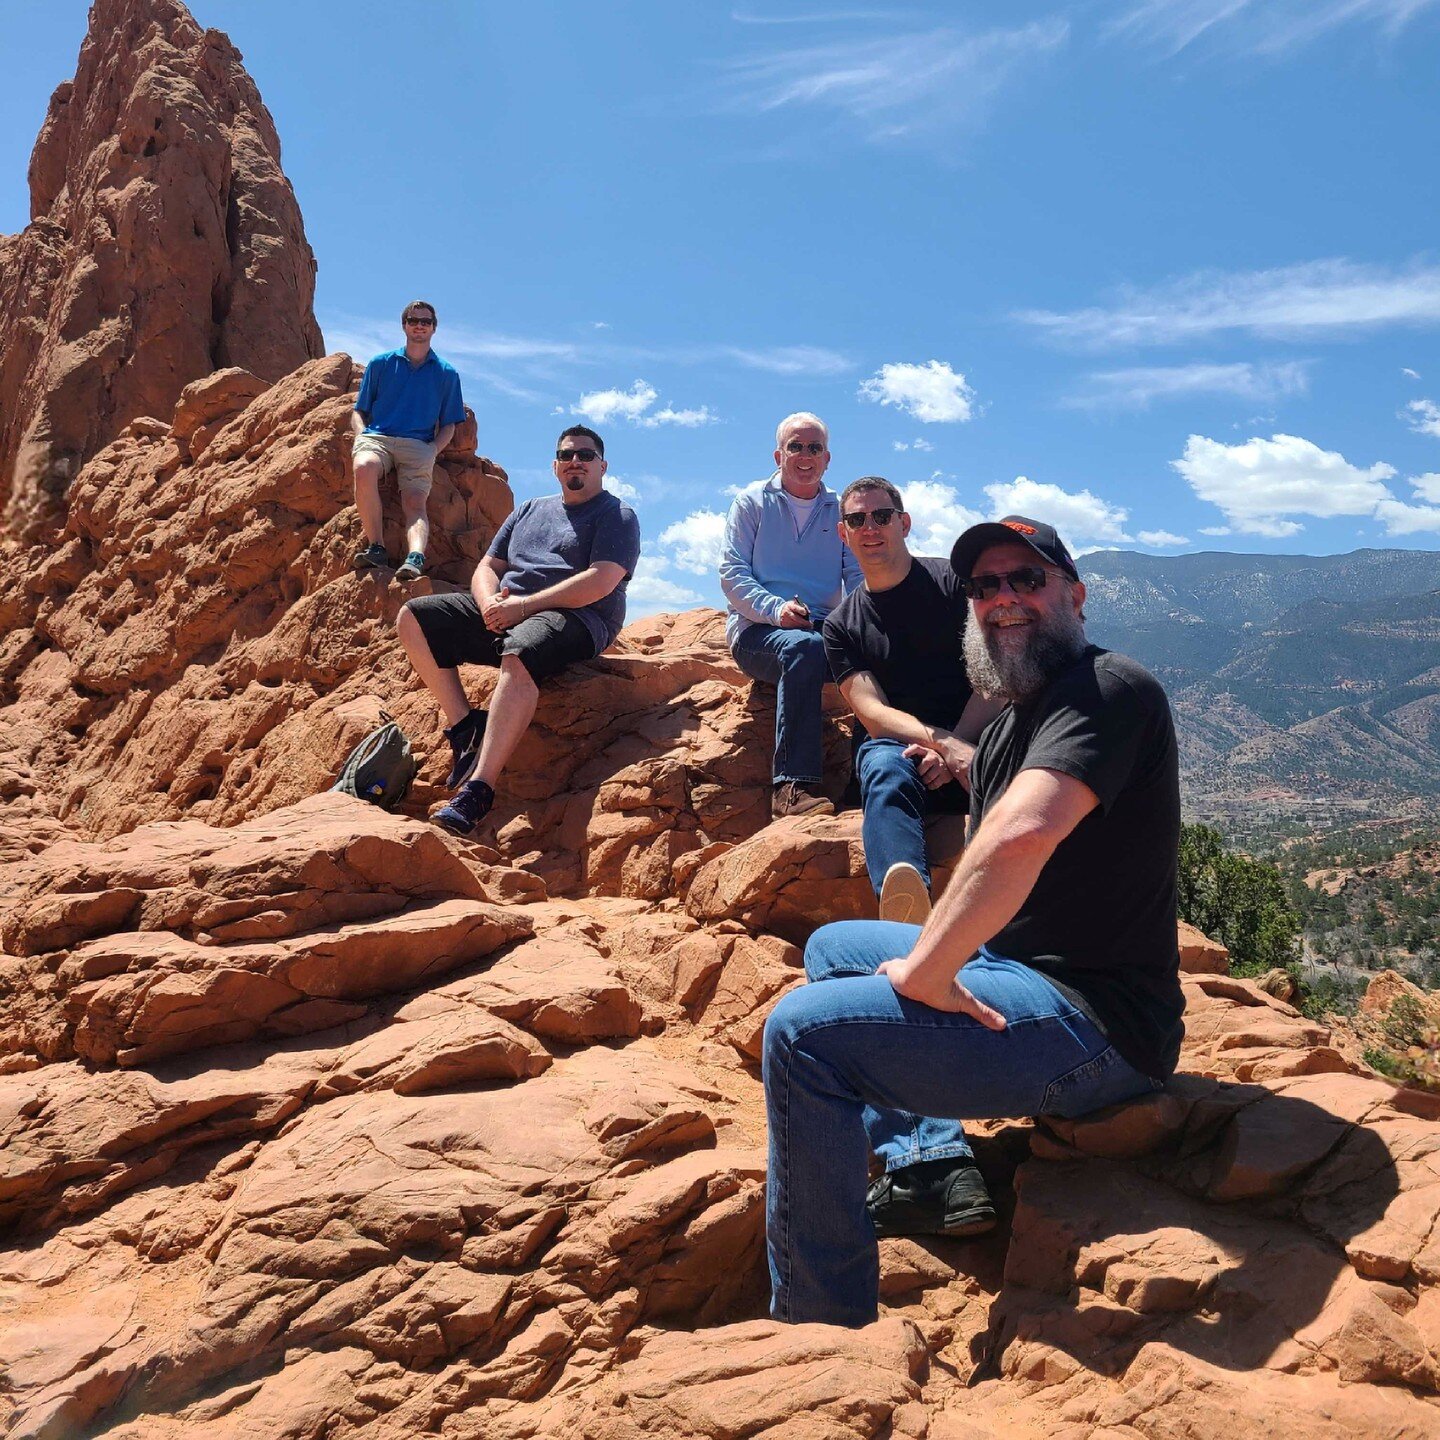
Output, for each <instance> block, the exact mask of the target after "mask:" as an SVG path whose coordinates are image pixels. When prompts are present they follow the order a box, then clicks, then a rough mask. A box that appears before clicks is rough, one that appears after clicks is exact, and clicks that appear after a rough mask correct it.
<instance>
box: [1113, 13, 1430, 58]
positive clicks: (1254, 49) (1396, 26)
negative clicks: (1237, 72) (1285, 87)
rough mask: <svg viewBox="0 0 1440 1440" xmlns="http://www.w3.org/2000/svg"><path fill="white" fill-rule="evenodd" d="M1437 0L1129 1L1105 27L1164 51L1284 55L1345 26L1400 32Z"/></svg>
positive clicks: (1388, 33) (1388, 34) (1169, 53)
mask: <svg viewBox="0 0 1440 1440" xmlns="http://www.w3.org/2000/svg"><path fill="white" fill-rule="evenodd" d="M1436 3H1437V0H1125V3H1124V4H1123V5H1122V7H1121V13H1120V14H1119V15H1118V16H1116V17H1115V18H1114V19H1113V20H1111V21H1110V22H1109V23H1108V24H1107V25H1106V26H1105V30H1106V31H1107V33H1109V34H1110V35H1112V36H1119V37H1122V38H1126V39H1129V40H1133V41H1134V42H1136V43H1137V44H1140V45H1143V46H1146V47H1147V48H1150V49H1154V50H1157V51H1159V52H1160V53H1161V54H1163V55H1167V56H1173V55H1178V54H1179V53H1180V52H1181V51H1182V50H1186V49H1189V48H1190V47H1192V46H1202V45H1203V46H1208V47H1209V48H1211V49H1214V50H1218V51H1222V52H1224V53H1227V54H1236V53H1243V54H1250V55H1259V56H1279V55H1284V54H1286V53H1288V52H1290V51H1292V50H1295V49H1298V48H1299V47H1301V46H1303V45H1308V44H1309V43H1310V42H1312V41H1314V40H1317V39H1319V38H1320V37H1321V36H1322V35H1325V34H1327V33H1328V32H1329V31H1332V30H1336V29H1338V28H1340V27H1341V26H1345V25H1362V24H1363V25H1369V26H1372V27H1378V29H1379V30H1380V33H1381V34H1382V35H1383V36H1384V37H1386V38H1392V37H1394V36H1395V35H1398V34H1399V33H1400V31H1401V30H1403V29H1404V28H1405V27H1406V26H1407V25H1408V24H1409V23H1410V22H1411V21H1412V20H1414V19H1415V18H1416V17H1417V16H1419V15H1421V14H1422V13H1423V12H1425V11H1427V10H1431V9H1433V8H1434V7H1435V5H1436Z"/></svg>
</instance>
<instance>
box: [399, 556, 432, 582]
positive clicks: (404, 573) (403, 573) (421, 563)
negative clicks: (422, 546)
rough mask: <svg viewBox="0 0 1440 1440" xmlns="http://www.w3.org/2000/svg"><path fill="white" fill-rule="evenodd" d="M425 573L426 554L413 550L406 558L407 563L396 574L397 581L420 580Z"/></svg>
mask: <svg viewBox="0 0 1440 1440" xmlns="http://www.w3.org/2000/svg"><path fill="white" fill-rule="evenodd" d="M424 573H425V552H424V551H423V550H412V551H411V552H410V553H409V554H408V555H407V556H406V557H405V562H404V564H402V565H401V566H400V568H399V569H398V570H397V571H396V572H395V578H396V579H397V580H406V581H408V580H418V579H419V578H420V577H421V576H422V575H423V574H424Z"/></svg>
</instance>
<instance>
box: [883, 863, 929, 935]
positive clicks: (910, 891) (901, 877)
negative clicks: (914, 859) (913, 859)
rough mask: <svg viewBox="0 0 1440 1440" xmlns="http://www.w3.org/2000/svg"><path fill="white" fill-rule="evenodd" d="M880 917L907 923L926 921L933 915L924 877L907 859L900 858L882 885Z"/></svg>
mask: <svg viewBox="0 0 1440 1440" xmlns="http://www.w3.org/2000/svg"><path fill="white" fill-rule="evenodd" d="M880 918H881V919H882V920H899V921H900V922H901V924H904V925H923V924H924V923H925V922H926V920H928V919H929V918H930V891H929V890H928V889H926V887H925V880H924V877H923V876H922V875H921V874H920V872H919V871H918V870H917V869H916V868H915V867H914V866H913V865H911V864H909V863H908V862H907V861H905V860H897V861H896V862H895V864H893V865H892V866H891V867H890V868H889V869H888V870H887V871H886V872H885V879H884V880H883V881H882V882H881V885H880Z"/></svg>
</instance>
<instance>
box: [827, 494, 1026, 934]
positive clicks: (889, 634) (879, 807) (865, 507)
mask: <svg viewBox="0 0 1440 1440" xmlns="http://www.w3.org/2000/svg"><path fill="white" fill-rule="evenodd" d="M840 524H841V527H842V528H841V532H840V534H841V538H842V539H843V541H844V543H845V545H846V547H847V548H848V549H849V550H850V551H851V553H852V554H853V555H854V556H855V558H856V559H857V560H858V561H859V562H860V571H861V574H862V575H864V577H865V583H864V584H863V585H857V586H856V587H855V589H853V590H852V591H851V592H850V593H849V594H848V595H847V596H846V597H845V598H844V600H842V601H841V602H840V604H839V605H838V606H837V607H836V608H835V609H834V610H832V611H831V612H830V616H829V618H828V619H827V620H826V621H825V629H824V636H825V654H826V657H827V658H828V660H829V662H830V673H831V674H832V675H833V676H834V677H835V683H836V684H837V685H839V687H840V693H841V694H842V695H843V696H844V697H845V701H846V703H847V704H848V705H849V706H850V708H851V709H852V710H853V711H854V712H855V716H856V718H857V719H858V720H859V722H860V723H861V725H863V726H864V727H865V733H866V735H867V736H868V738H867V739H866V740H865V741H864V742H863V743H862V744H861V745H860V747H859V749H858V750H857V751H856V755H855V778H856V780H857V781H858V783H859V786H860V804H861V808H862V809H863V811H864V816H865V818H864V828H863V832H862V833H863V836H864V841H865V868H866V869H867V870H868V871H869V872H870V883H871V884H872V885H873V886H874V887H875V894H876V895H877V896H878V897H879V902H880V918H881V919H882V920H903V921H908V922H909V923H910V924H912V925H921V924H923V923H924V921H925V917H926V916H927V915H929V913H930V867H929V865H928V863H927V861H926V855H925V819H926V816H927V815H932V814H946V813H948V814H955V813H963V812H964V810H965V809H966V807H967V804H968V801H969V792H970V757H971V756H972V755H973V754H974V753H975V741H976V740H977V739H979V737H980V732H981V731H982V730H983V729H984V728H985V726H986V724H987V722H988V721H989V720H991V719H992V718H993V717H994V716H995V715H997V714H998V713H999V712H1000V708H1001V703H1000V702H999V701H998V700H984V699H982V698H981V697H980V696H978V695H976V694H975V693H974V692H973V691H972V690H971V688H970V682H969V681H968V680H967V679H966V678H965V663H964V657H963V654H962V650H961V646H962V644H963V636H964V631H965V613H966V610H967V608H968V607H967V604H966V600H965V595H964V592H963V591H962V589H961V584H960V579H959V577H958V576H957V575H956V574H955V572H954V571H953V570H952V569H951V568H950V563H949V561H947V560H937V559H931V558H930V557H928V556H924V555H920V556H916V555H911V553H910V549H909V547H908V546H907V545H906V543H905V540H906V537H907V536H908V535H909V534H910V517H909V515H907V514H906V513H905V505H904V502H903V501H902V500H901V498H900V492H899V491H898V490H897V489H896V488H895V487H894V486H893V485H892V484H891V483H890V482H889V481H888V480H884V479H882V478H881V477H880V476H878V475H866V476H863V477H862V478H861V479H859V480H855V481H852V482H851V483H850V484H849V485H847V486H846V487H845V492H844V494H843V495H841V497H840Z"/></svg>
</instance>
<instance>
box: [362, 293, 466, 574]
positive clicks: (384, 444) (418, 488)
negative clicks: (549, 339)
mask: <svg viewBox="0 0 1440 1440" xmlns="http://www.w3.org/2000/svg"><path fill="white" fill-rule="evenodd" d="M400 323H401V324H402V325H403V326H404V327H405V345H404V348H403V349H400V350H387V351H386V352H385V354H383V355H377V356H376V357H375V358H374V359H373V360H372V361H371V362H370V363H369V364H368V365H367V366H366V367H365V378H364V379H363V380H362V381H361V382H360V393H359V395H357V396H356V397H355V410H354V413H353V414H352V415H351V416H350V429H351V431H352V432H353V434H354V436H355V440H354V444H353V446H352V448H351V452H350V454H351V459H352V461H353V465H354V470H355V508H356V509H357V510H359V512H360V526H361V529H363V530H364V532H365V548H364V549H363V550H361V551H360V553H359V554H358V555H356V557H355V568H356V569H357V570H375V569H378V568H380V567H381V566H382V565H388V564H389V563H390V557H389V556H388V555H387V554H386V553H385V545H384V543H383V540H382V536H383V533H384V532H383V529H382V512H381V508H380V481H381V480H382V479H383V478H384V477H385V476H386V475H388V474H389V473H390V471H391V470H393V471H394V472H395V479H396V481H397V483H398V484H399V487H400V512H401V514H402V516H403V517H404V520H405V543H406V544H407V545H408V546H409V547H410V553H409V554H408V555H406V557H405V561H404V563H403V564H402V565H401V566H400V568H399V569H398V570H397V571H396V572H395V578H396V579H397V580H418V579H419V578H420V574H421V572H422V571H423V570H424V569H425V547H426V545H427V544H428V543H429V540H430V521H429V519H428V518H427V517H426V514H425V505H426V502H427V501H428V500H429V498H430V483H431V480H432V479H433V477H434V473H435V457H436V456H437V455H438V454H439V453H440V452H441V451H442V450H443V449H444V448H445V447H446V446H447V445H448V444H449V443H450V437H451V435H453V434H454V433H455V426H456V425H458V424H459V423H460V421H461V420H463V419H464V418H465V405H464V402H463V401H462V399H461V398H460V377H459V375H457V374H456V373H455V367H454V366H453V365H447V364H446V363H445V361H443V360H442V359H441V358H440V357H439V356H438V355H437V354H436V353H435V352H434V351H433V350H432V349H431V348H430V338H431V336H432V335H434V333H435V326H436V325H437V324H438V323H439V322H438V320H437V319H436V315H435V307H434V306H433V305H432V304H431V303H430V302H429V301H428V300H412V301H411V302H410V303H409V304H408V305H407V306H406V307H405V309H404V310H403V311H402V312H401V315H400Z"/></svg>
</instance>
